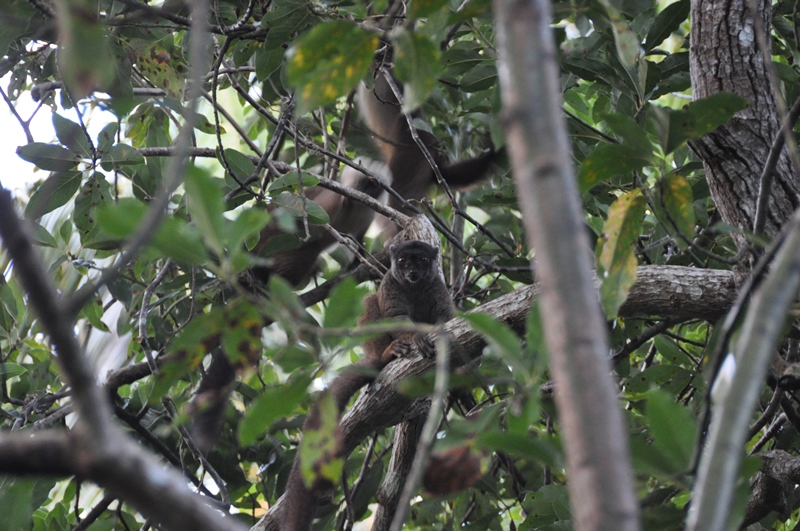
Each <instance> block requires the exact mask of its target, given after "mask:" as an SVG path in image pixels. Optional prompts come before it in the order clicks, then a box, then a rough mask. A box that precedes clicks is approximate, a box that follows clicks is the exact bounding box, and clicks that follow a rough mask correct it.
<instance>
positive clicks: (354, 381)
mask: <svg viewBox="0 0 800 531" xmlns="http://www.w3.org/2000/svg"><path fill="white" fill-rule="evenodd" d="M389 252H390V254H391V263H392V265H391V269H390V270H389V272H388V273H386V275H385V276H384V277H383V281H382V282H381V285H380V288H378V292H377V293H376V294H374V295H373V294H370V295H367V296H366V297H365V298H364V313H363V314H362V315H361V318H360V319H359V321H358V324H359V325H360V326H361V325H366V324H370V323H375V322H379V321H383V320H387V319H403V318H405V319H410V320H411V321H413V322H415V323H425V324H437V323H443V322H445V321H448V320H450V319H452V318H453V316H454V315H455V306H454V305H453V299H452V298H451V297H450V292H449V291H448V289H447V286H445V283H444V278H443V276H442V274H441V271H439V270H438V268H437V264H438V261H437V257H438V254H439V249H437V248H436V247H432V246H430V245H428V244H427V243H425V242H421V241H416V240H412V241H407V242H404V243H399V244H396V245H392V246H390V248H389ZM427 337H428V336H427V334H423V333H420V332H415V331H402V332H388V333H384V334H380V335H378V336H377V337H374V338H372V339H370V340H369V341H367V342H366V343H364V345H363V349H364V358H363V359H362V360H361V361H359V362H358V363H355V364H353V365H351V366H350V367H348V368H347V369H345V370H344V372H342V373H341V374H340V375H339V376H338V377H337V378H336V379H335V380H334V381H333V382H332V383H331V384H330V386H328V393H330V395H331V396H332V397H333V399H334V402H335V403H336V410H337V412H338V413H339V414H341V412H342V410H343V409H344V407H345V405H346V404H347V402H348V401H349V400H350V398H351V397H352V396H353V395H354V394H355V393H356V392H357V391H358V390H359V389H360V388H361V387H363V386H365V385H367V384H369V383H371V382H372V381H373V380H374V379H375V376H376V375H377V373H378V372H380V371H381V370H382V369H383V368H384V367H385V366H386V365H387V364H388V363H389V362H390V361H392V360H393V359H395V358H397V357H401V356H404V355H406V354H407V353H408V352H410V351H411V350H412V349H413V347H417V348H418V349H420V350H422V351H427V349H428V348H429V344H428V340H427ZM319 415H320V413H319V407H318V405H317V404H314V406H313V407H312V408H311V411H309V413H308V416H307V417H306V421H305V423H304V424H303V431H304V432H305V431H306V430H308V429H315V428H318V427H319V426H320V418H319ZM331 487H332V485H331V484H330V482H328V481H327V480H320V479H318V480H317V481H316V483H315V484H314V485H313V486H312V488H311V489H308V488H307V487H306V486H305V484H304V483H303V480H302V477H301V473H300V462H299V458H298V459H295V462H294V465H293V466H292V471H291V473H290V474H289V479H288V481H287V484H286V493H285V494H284V496H285V500H284V501H283V504H282V505H283V506H282V508H281V513H280V515H279V516H278V518H279V519H280V529H281V531H307V530H308V529H310V528H311V523H312V521H313V520H314V512H315V510H316V507H317V505H320V504H321V503H324V501H325V495H326V494H327V492H328V491H329V490H330V488H331Z"/></svg>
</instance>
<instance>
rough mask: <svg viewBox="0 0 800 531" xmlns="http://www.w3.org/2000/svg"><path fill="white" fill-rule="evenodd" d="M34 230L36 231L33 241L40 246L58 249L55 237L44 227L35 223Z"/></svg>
mask: <svg viewBox="0 0 800 531" xmlns="http://www.w3.org/2000/svg"><path fill="white" fill-rule="evenodd" d="M33 229H34V231H35V232H34V233H33V240H34V241H35V242H36V243H37V244H38V245H44V246H45V247H52V248H56V247H58V242H56V239H55V238H54V237H53V235H52V234H50V231H48V230H47V229H46V228H44V227H42V226H41V225H39V224H38V223H34V224H33Z"/></svg>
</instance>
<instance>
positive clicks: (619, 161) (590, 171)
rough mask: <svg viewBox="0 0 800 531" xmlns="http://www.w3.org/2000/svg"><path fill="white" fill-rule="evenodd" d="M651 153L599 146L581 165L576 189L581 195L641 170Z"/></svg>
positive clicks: (620, 145) (631, 148)
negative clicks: (577, 188)
mask: <svg viewBox="0 0 800 531" xmlns="http://www.w3.org/2000/svg"><path fill="white" fill-rule="evenodd" d="M651 155H652V151H648V152H642V151H639V150H638V149H636V148H635V147H632V146H629V145H626V144H601V145H600V146H598V147H597V148H595V150H594V151H592V152H591V153H590V154H589V156H588V157H586V160H584V161H583V164H581V170H580V172H579V173H578V187H579V189H580V192H581V194H583V193H585V192H588V191H589V190H590V189H591V188H592V187H594V186H596V185H598V184H600V183H601V182H603V181H607V180H609V179H611V178H612V177H616V176H617V175H624V174H628V173H631V172H633V171H636V170H640V169H642V168H643V167H644V166H646V165H647V164H649V163H650V161H651V158H650V157H651Z"/></svg>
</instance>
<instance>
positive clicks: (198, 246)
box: [97, 198, 208, 265]
mask: <svg viewBox="0 0 800 531" xmlns="http://www.w3.org/2000/svg"><path fill="white" fill-rule="evenodd" d="M146 211H147V207H146V206H145V205H144V204H142V203H140V202H139V201H137V200H135V199H132V198H123V199H120V200H119V202H118V203H113V204H106V205H103V206H102V207H100V208H98V209H97V223H98V225H99V226H100V228H101V229H102V230H103V232H104V233H106V234H108V235H109V236H112V237H115V238H118V239H120V240H122V239H125V238H128V237H129V236H131V235H133V234H134V233H135V232H136V230H137V229H138V227H139V224H140V223H141V221H142V219H143V218H144V216H145V213H146ZM150 246H151V247H153V248H155V249H157V250H158V251H159V252H161V253H163V254H165V255H166V256H168V257H170V258H172V259H174V260H176V261H177V262H178V263H181V264H199V265H202V264H204V263H205V262H206V260H207V259H208V258H207V255H206V252H205V247H203V242H202V239H201V237H200V234H199V233H198V231H197V230H196V229H194V228H193V227H191V226H190V225H189V224H188V223H187V222H186V220H185V219H181V218H179V217H176V216H170V217H168V218H165V219H164V220H163V221H162V223H161V225H160V226H159V228H158V230H157V231H156V233H155V235H154V236H153V238H152V240H151V241H150Z"/></svg>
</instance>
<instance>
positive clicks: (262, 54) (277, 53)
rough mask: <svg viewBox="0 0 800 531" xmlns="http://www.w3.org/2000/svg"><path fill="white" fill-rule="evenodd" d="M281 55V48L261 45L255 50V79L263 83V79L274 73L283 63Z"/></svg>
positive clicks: (282, 53)
mask: <svg viewBox="0 0 800 531" xmlns="http://www.w3.org/2000/svg"><path fill="white" fill-rule="evenodd" d="M270 36H271V35H270ZM283 55H284V51H283V48H268V47H266V46H262V47H261V48H259V49H258V50H256V57H255V67H256V79H258V81H259V82H261V83H263V82H264V80H266V79H267V78H269V77H270V76H271V75H272V74H274V73H275V72H276V71H277V70H278V69H279V68H280V67H281V65H282V64H283Z"/></svg>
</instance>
